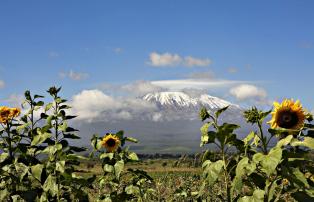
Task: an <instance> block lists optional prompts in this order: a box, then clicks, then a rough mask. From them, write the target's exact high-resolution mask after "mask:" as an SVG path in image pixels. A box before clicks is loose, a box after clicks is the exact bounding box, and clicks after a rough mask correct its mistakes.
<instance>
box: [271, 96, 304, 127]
mask: <svg viewBox="0 0 314 202" xmlns="http://www.w3.org/2000/svg"><path fill="white" fill-rule="evenodd" d="M274 107H275V109H274V111H273V112H272V113H271V114H272V119H271V121H269V122H268V123H269V124H270V126H271V127H272V128H277V127H280V128H285V129H295V130H299V129H300V128H302V126H303V124H304V121H305V116H306V115H305V112H304V109H303V108H302V105H301V103H300V101H299V100H297V101H296V102H294V101H293V100H288V99H285V100H284V101H283V102H282V103H281V104H279V103H278V102H274Z"/></svg>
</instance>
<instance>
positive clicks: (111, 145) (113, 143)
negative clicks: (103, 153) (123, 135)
mask: <svg viewBox="0 0 314 202" xmlns="http://www.w3.org/2000/svg"><path fill="white" fill-rule="evenodd" d="M120 144H121V142H120V139H119V137H118V136H116V135H112V134H109V135H106V136H105V137H104V138H103V139H102V141H101V145H102V146H104V147H105V148H106V149H107V151H108V152H114V151H116V150H117V148H118V147H119V146H120Z"/></svg>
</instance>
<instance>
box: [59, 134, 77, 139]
mask: <svg viewBox="0 0 314 202" xmlns="http://www.w3.org/2000/svg"><path fill="white" fill-rule="evenodd" d="M63 137H64V138H67V139H81V137H79V136H77V135H75V134H73V133H69V134H64V135H63Z"/></svg>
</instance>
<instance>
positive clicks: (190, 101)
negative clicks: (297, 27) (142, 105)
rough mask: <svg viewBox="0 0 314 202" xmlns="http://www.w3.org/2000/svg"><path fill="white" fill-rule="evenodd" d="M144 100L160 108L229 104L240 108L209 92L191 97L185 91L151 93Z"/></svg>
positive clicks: (213, 107) (212, 107) (210, 107)
mask: <svg viewBox="0 0 314 202" xmlns="http://www.w3.org/2000/svg"><path fill="white" fill-rule="evenodd" d="M143 100H146V101H149V102H151V103H155V104H157V106H159V107H160V108H172V109H193V110H199V109H200V108H201V107H207V108H209V109H211V110H215V109H220V108H223V107H226V106H228V105H229V106H231V107H234V108H240V107H239V106H237V105H234V104H232V103H230V102H228V101H225V100H222V99H220V98H217V97H213V96H210V95H207V94H202V95H200V96H198V97H190V96H189V95H187V94H185V93H183V92H159V93H149V94H147V95H145V96H144V97H143Z"/></svg>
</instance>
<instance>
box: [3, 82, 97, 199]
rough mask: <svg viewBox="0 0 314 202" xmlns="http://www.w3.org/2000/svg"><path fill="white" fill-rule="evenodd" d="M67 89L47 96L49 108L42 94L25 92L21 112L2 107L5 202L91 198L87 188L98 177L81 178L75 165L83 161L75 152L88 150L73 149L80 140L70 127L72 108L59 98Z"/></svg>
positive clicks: (55, 90) (53, 90) (53, 88)
mask: <svg viewBox="0 0 314 202" xmlns="http://www.w3.org/2000/svg"><path fill="white" fill-rule="evenodd" d="M60 90H61V88H56V87H51V88H50V89H49V90H48V91H47V92H48V93H49V95H50V96H51V97H52V102H50V103H48V104H46V105H45V103H44V101H43V99H44V97H43V96H41V95H34V96H32V95H31V93H30V91H26V92H25V101H24V102H23V104H22V106H23V108H24V109H25V111H26V112H25V113H24V114H22V115H21V116H20V118H19V119H17V118H18V117H17V116H18V115H19V114H20V110H19V109H17V108H8V107H2V108H1V118H0V119H1V124H2V126H3V130H2V131H1V132H0V133H1V138H2V142H1V147H2V148H1V149H2V150H3V151H4V152H3V153H2V154H1V162H0V163H1V170H0V177H1V187H0V198H1V201H77V200H86V199H87V193H86V191H85V189H84V188H85V187H87V186H88V185H90V184H91V183H92V182H93V179H94V177H93V176H91V177H89V178H83V177H81V176H80V175H79V174H78V172H77V170H76V168H75V166H76V165H79V163H80V162H79V159H82V158H83V157H81V156H79V155H77V154H75V153H76V152H81V151H85V149H84V148H81V147H75V146H72V145H70V143H69V140H70V139H79V138H80V137H79V136H77V135H76V134H75V133H76V131H77V130H75V129H74V128H72V127H70V126H68V120H70V119H73V118H75V116H71V115H68V114H67V113H66V110H67V109H69V108H70V107H69V106H68V105H67V104H66V100H64V99H62V98H61V97H60V96H59V91H60Z"/></svg>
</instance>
